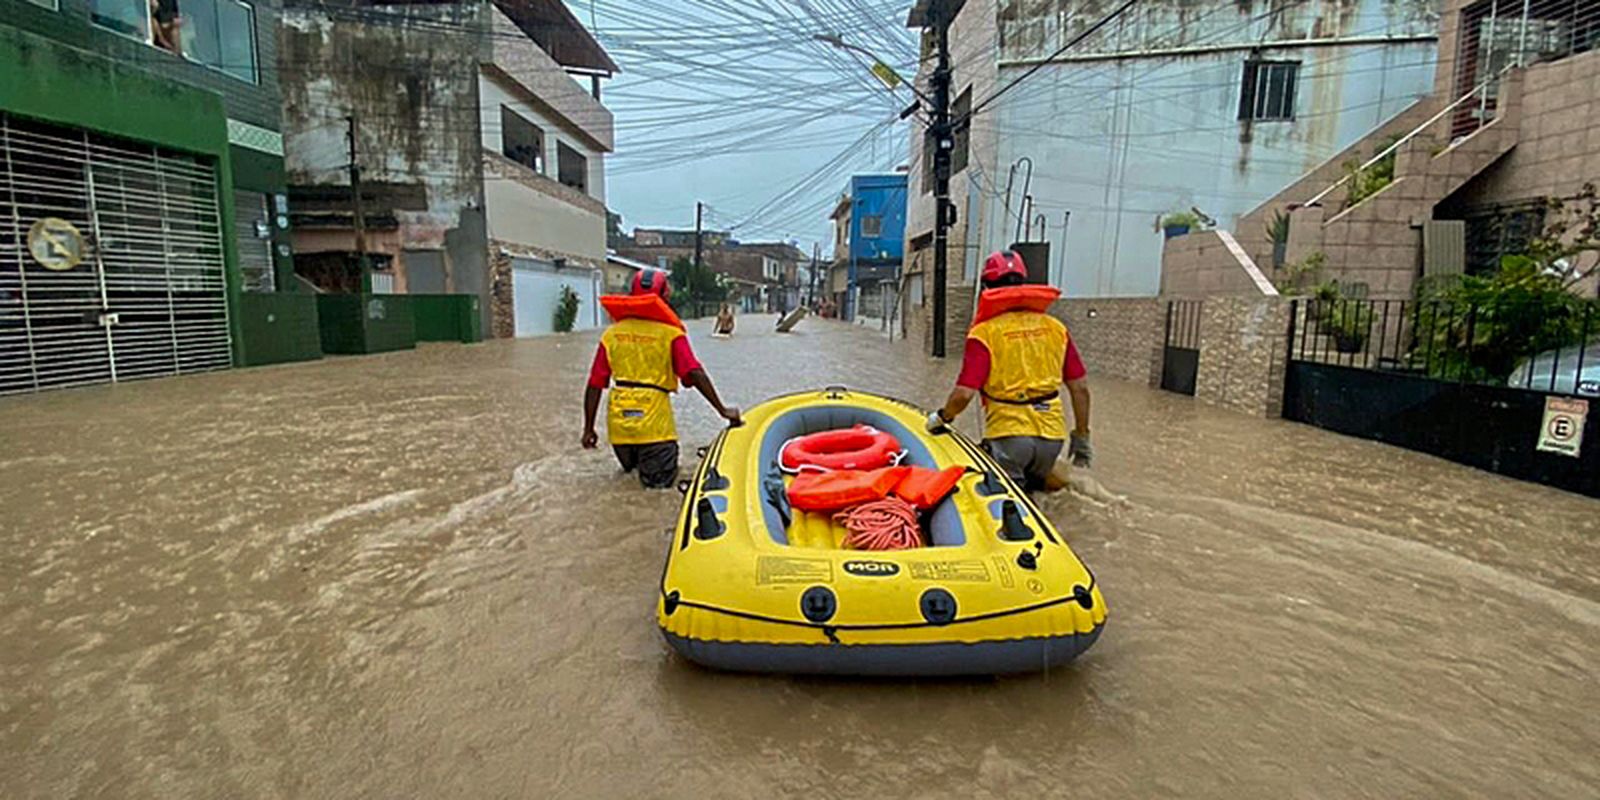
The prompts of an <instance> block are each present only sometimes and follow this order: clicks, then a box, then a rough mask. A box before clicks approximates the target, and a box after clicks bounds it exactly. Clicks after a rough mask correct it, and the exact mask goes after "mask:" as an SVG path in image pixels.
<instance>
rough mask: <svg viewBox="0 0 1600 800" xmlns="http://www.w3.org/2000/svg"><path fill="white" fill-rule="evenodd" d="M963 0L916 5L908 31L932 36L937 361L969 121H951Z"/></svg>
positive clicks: (931, 137)
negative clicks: (955, 179) (959, 147)
mask: <svg viewBox="0 0 1600 800" xmlns="http://www.w3.org/2000/svg"><path fill="white" fill-rule="evenodd" d="M963 3H964V0H917V3H916V5H915V6H913V7H912V9H911V15H910V17H908V18H907V20H906V24H907V26H908V27H920V28H923V29H925V30H929V31H931V32H932V33H933V41H934V50H935V53H936V60H935V61H934V67H933V74H932V75H930V76H929V78H928V87H929V88H930V89H932V95H933V96H932V98H931V99H932V100H933V108H931V109H929V111H930V112H931V114H932V121H931V122H930V123H929V124H928V133H927V140H928V142H929V143H930V144H931V145H932V146H933V357H934V358H944V357H945V343H944V339H945V327H946V320H945V314H946V311H945V309H946V298H945V294H946V286H947V283H948V280H949V268H950V255H949V253H948V252H947V250H948V248H949V243H950V226H951V225H953V224H954V223H955V206H953V205H952V204H951V203H950V158H951V155H952V151H953V150H954V149H955V125H965V124H966V120H957V121H956V122H955V124H952V123H951V120H950V81H951V74H950V23H952V22H954V21H955V18H956V14H957V13H958V12H960V10H961V6H962V5H963Z"/></svg>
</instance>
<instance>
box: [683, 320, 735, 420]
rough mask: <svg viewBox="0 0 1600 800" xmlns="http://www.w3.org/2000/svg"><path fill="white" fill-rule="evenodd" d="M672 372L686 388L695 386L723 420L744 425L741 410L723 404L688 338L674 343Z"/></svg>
mask: <svg viewBox="0 0 1600 800" xmlns="http://www.w3.org/2000/svg"><path fill="white" fill-rule="evenodd" d="M672 371H673V372H676V373H677V374H678V380H680V381H683V385H684V386H693V387H694V389H695V391H697V392H699V393H700V396H701V397H704V398H705V399H706V402H707V403H710V404H711V407H712V408H714V409H716V411H717V414H718V415H719V416H721V417H722V418H723V419H725V420H727V421H728V422H730V423H732V424H734V425H740V424H743V420H741V419H740V418H739V409H737V408H734V407H733V406H725V405H723V404H722V398H721V397H718V396H717V387H716V386H714V385H712V383H711V376H710V375H707V374H706V370H705V367H702V366H701V365H700V360H699V359H697V358H695V357H694V350H692V349H690V347H689V337H687V336H679V337H678V338H677V339H676V340H674V341H673V343H672Z"/></svg>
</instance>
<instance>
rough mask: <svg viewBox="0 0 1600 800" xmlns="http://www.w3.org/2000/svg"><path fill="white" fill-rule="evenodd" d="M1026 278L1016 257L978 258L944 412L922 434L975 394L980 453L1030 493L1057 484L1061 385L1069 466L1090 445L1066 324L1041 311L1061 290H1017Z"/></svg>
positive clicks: (1081, 383)
mask: <svg viewBox="0 0 1600 800" xmlns="http://www.w3.org/2000/svg"><path fill="white" fill-rule="evenodd" d="M1027 275H1028V270H1027V267H1026V266H1025V265H1024V264H1023V262H1022V256H1020V255H1018V254H1016V253H1013V252H1010V251H1004V252H997V253H993V254H991V255H990V256H989V257H988V259H986V260H985V261H984V265H983V276H982V281H983V295H982V296H981V297H980V299H979V314H978V322H977V323H976V324H974V325H973V326H972V330H971V331H969V332H968V333H967V342H966V347H965V352H964V353H963V356H962V361H961V374H960V376H959V377H958V378H956V386H955V389H954V390H953V391H951V392H950V397H949V399H948V400H946V401H945V404H944V407H943V408H940V409H938V410H937V411H934V412H933V413H931V414H929V415H928V430H929V431H933V432H939V431H941V430H944V429H945V427H946V426H948V425H949V424H950V423H951V422H953V421H954V420H955V418H956V417H957V416H959V415H960V414H961V412H962V411H963V410H965V409H966V407H967V405H968V404H970V403H971V402H972V398H973V397H974V396H976V395H980V394H981V395H982V396H983V407H984V424H983V448H984V450H985V451H987V452H988V453H989V455H991V456H993V457H994V459H995V460H996V461H998V462H1000V465H1001V466H1002V467H1004V468H1005V470H1006V472H1007V474H1009V475H1010V476H1011V478H1012V479H1013V480H1015V481H1017V482H1018V483H1020V484H1022V486H1023V488H1024V489H1025V490H1027V491H1030V492H1032V491H1038V490H1040V489H1057V488H1060V487H1061V485H1062V484H1061V483H1060V481H1059V480H1052V478H1051V474H1050V473H1051V468H1052V467H1053V466H1054V465H1055V462H1056V458H1057V457H1058V456H1059V455H1060V454H1061V448H1062V444H1063V440H1065V439H1067V431H1066V419H1065V417H1064V410H1063V408H1062V404H1061V391H1060V387H1061V384H1063V383H1065V384H1066V386H1067V394H1068V395H1069V396H1070V397H1071V399H1072V417H1073V429H1072V434H1071V444H1070V445H1069V447H1068V453H1069V454H1070V455H1071V457H1072V463H1073V464H1074V465H1076V466H1082V467H1087V466H1089V465H1090V463H1091V462H1092V461H1093V459H1094V448H1093V447H1092V446H1090V444H1089V385H1088V382H1087V381H1086V380H1085V376H1086V374H1087V372H1086V370H1085V369H1084V367H1083V360H1082V359H1081V358H1080V357H1079V356H1078V348H1077V346H1076V345H1074V344H1073V343H1072V339H1071V337H1070V336H1068V335H1067V327H1066V325H1063V324H1062V323H1061V321H1060V320H1058V319H1056V318H1055V317H1052V316H1050V315H1049V314H1047V313H1045V312H1044V309H1046V308H1048V306H1049V303H1050V302H1051V301H1053V300H1054V299H1055V298H1056V297H1059V296H1060V292H1059V291H1056V290H1054V289H1052V288H1050V287H1045V286H1024V283H1025V281H1026V278H1027ZM986 306H987V308H986Z"/></svg>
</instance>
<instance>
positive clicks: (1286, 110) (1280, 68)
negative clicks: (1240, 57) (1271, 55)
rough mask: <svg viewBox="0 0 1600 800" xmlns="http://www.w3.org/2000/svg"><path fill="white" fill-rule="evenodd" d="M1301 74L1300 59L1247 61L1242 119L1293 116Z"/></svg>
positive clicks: (1243, 86) (1287, 118)
mask: <svg viewBox="0 0 1600 800" xmlns="http://www.w3.org/2000/svg"><path fill="white" fill-rule="evenodd" d="M1299 76H1300V62H1298V61H1261V60H1258V59H1251V60H1249V61H1246V62H1244V79H1243V81H1242V85H1241V87H1240V91H1239V119H1241V120H1253V121H1256V122H1271V121H1276V120H1292V119H1294V94H1295V92H1294V89H1295V81H1296V80H1297V79H1298V78H1299Z"/></svg>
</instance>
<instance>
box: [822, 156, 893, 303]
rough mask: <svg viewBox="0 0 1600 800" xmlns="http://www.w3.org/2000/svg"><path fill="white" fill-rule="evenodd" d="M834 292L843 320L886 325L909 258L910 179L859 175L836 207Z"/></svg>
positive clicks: (834, 218) (832, 289) (886, 174)
mask: <svg viewBox="0 0 1600 800" xmlns="http://www.w3.org/2000/svg"><path fill="white" fill-rule="evenodd" d="M832 216H833V220H834V231H835V234H834V249H833V253H834V267H833V270H832V272H833V278H832V280H831V281H830V290H831V292H832V294H833V295H834V303H835V304H836V305H837V307H838V308H839V310H840V316H841V317H842V318H844V319H847V320H853V319H855V318H856V316H857V314H858V313H859V314H861V315H865V316H869V317H874V318H878V319H887V318H888V316H889V310H890V309H892V308H893V306H894V303H895V302H896V301H895V297H896V292H895V289H896V287H897V286H898V281H899V278H900V262H901V260H902V259H903V258H904V257H905V232H906V175H905V173H903V172H895V173H883V174H869V175H855V176H852V177H851V178H850V186H849V189H848V190H847V192H846V194H845V196H844V197H842V198H840V200H839V204H838V205H837V206H835V207H834V211H833V215H832Z"/></svg>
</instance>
